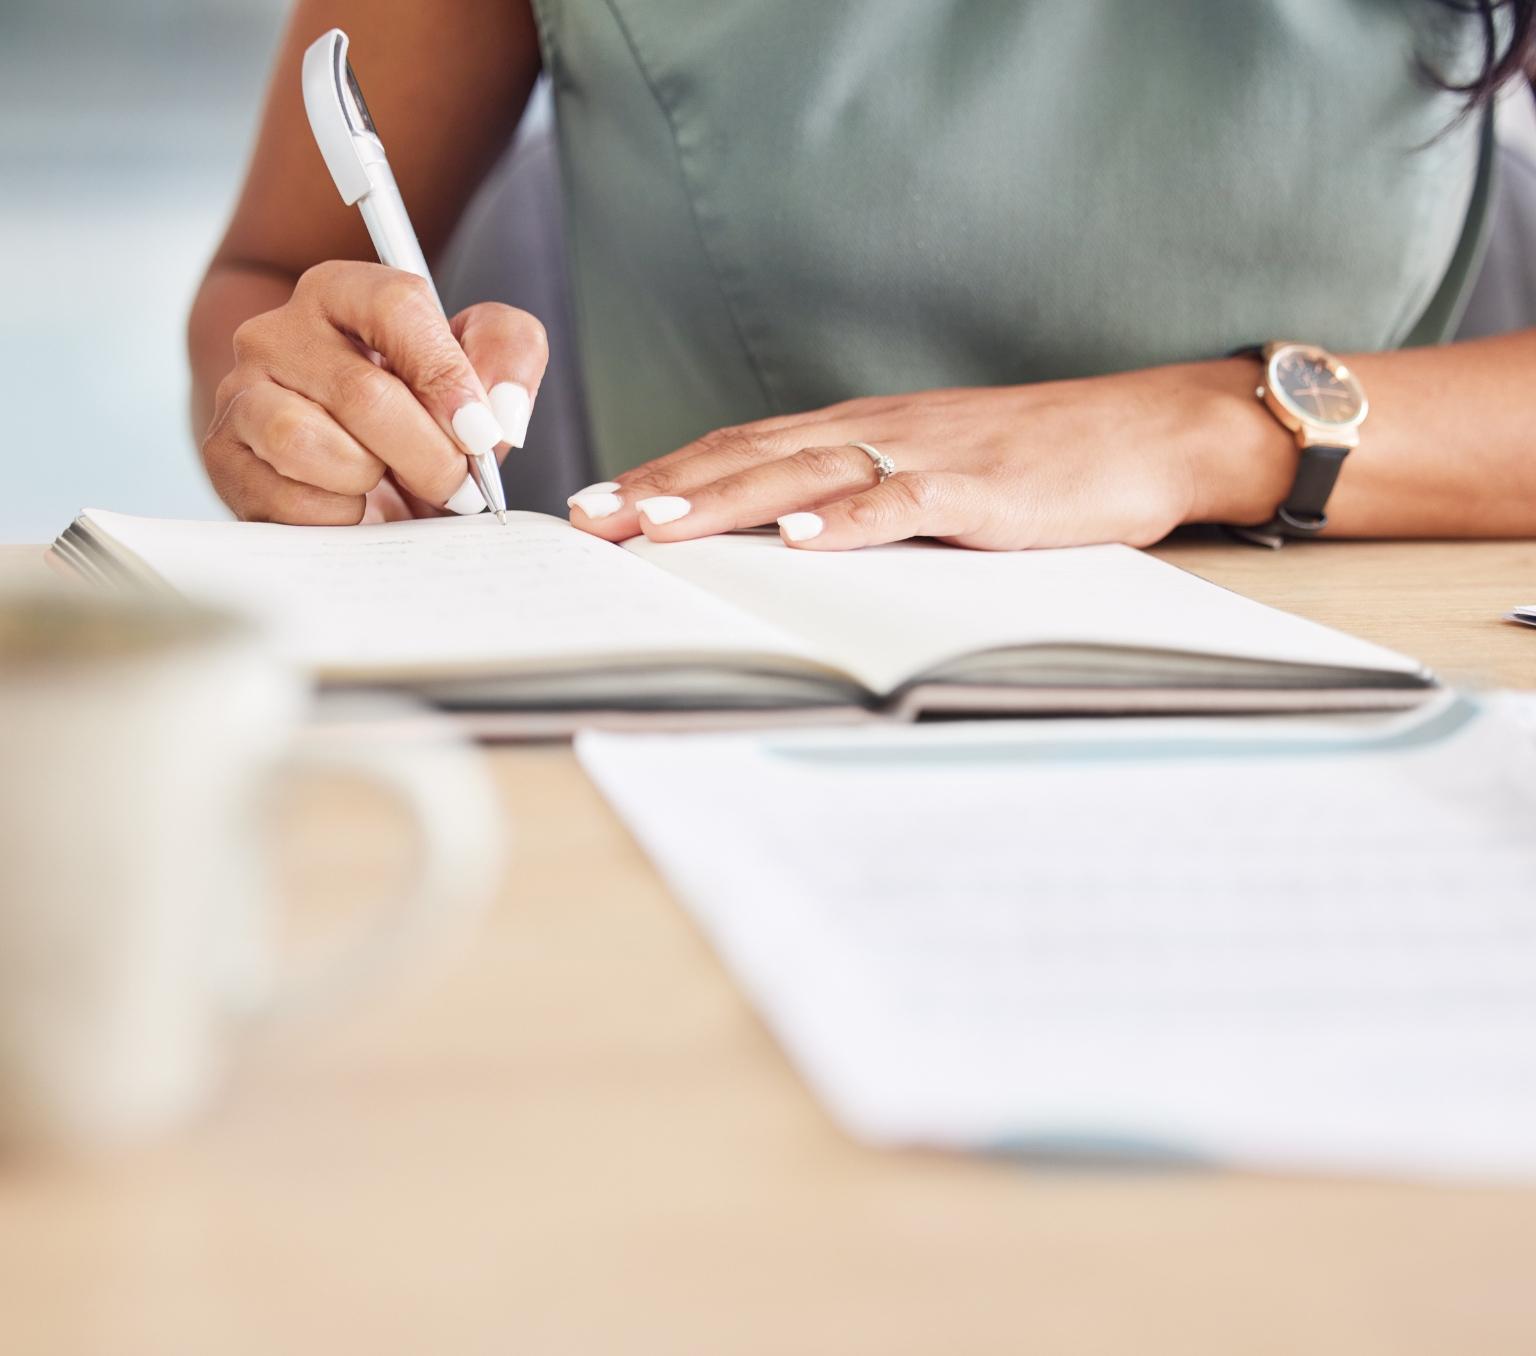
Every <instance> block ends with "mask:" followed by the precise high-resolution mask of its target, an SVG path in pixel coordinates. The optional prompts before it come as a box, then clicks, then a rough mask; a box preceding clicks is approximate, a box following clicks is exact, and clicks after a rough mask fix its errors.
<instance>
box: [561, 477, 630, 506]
mask: <svg viewBox="0 0 1536 1356" xmlns="http://www.w3.org/2000/svg"><path fill="white" fill-rule="evenodd" d="M618 488H619V482H618V481H617V480H599V481H598V482H597V484H596V485H588V486H587V488H586V489H584V490H577V491H576V493H575V494H573V495H572V496H571V497H570V498H569V499H567V500H566V501H565V506H566V508H570V507H571V505H572V504H574V503H575V502H576V501H577V500H578V499H580V498H581V497H582V496H583V495H587V494H613V493H614V492H615V491H616V490H617V489H618Z"/></svg>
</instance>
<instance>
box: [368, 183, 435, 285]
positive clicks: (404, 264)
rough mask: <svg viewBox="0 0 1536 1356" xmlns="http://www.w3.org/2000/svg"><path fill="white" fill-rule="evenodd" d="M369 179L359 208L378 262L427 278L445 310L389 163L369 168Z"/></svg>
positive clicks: (428, 283)
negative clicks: (368, 187) (369, 187)
mask: <svg viewBox="0 0 1536 1356" xmlns="http://www.w3.org/2000/svg"><path fill="white" fill-rule="evenodd" d="M368 179H369V182H370V183H371V184H372V185H373V187H372V188H371V189H370V190H369V192H368V193H367V194H366V195H365V196H364V197H362V198H360V199H358V203H357V207H358V211H360V212H361V213H362V214H363V224H364V225H366V226H367V227H368V237H369V239H371V240H372V241H373V248H374V252H375V253H376V254H377V255H378V256H379V262H380V263H381V264H387V265H388V266H389V267H390V268H398V269H400V270H401V271H402V272H404V273H414V274H415V275H416V276H417V277H418V278H422V279H424V280H425V281H426V283H427V285H428V286H429V287H431V289H432V297H433V300H435V301H436V302H437V307H438V310H443V299H442V298H441V297H440V296H438V294H437V284H436V283H434V282H433V281H432V272H431V270H430V269H429V268H428V267H427V257H426V255H424V254H423V253H422V252H421V242H420V241H419V240H417V239H416V228H415V227H414V226H412V225H411V218H410V216H409V215H408V214H407V213H406V210H405V202H404V200H403V199H402V198H401V197H400V190H399V189H398V188H397V187H396V186H395V176H394V175H393V174H392V173H391V172H390V168H389V166H388V164H386V163H384V162H382V161H381V162H378V163H376V164H372V165H369V166H368ZM444 313H445V314H446V312H444Z"/></svg>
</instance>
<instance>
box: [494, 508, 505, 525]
mask: <svg viewBox="0 0 1536 1356" xmlns="http://www.w3.org/2000/svg"><path fill="white" fill-rule="evenodd" d="M496 521H497V522H498V523H500V524H501V525H502V526H503V527H505V526H506V525H507V511H506V509H497V510H496Z"/></svg>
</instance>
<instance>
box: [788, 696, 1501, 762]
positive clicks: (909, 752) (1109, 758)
mask: <svg viewBox="0 0 1536 1356" xmlns="http://www.w3.org/2000/svg"><path fill="white" fill-rule="evenodd" d="M1480 714H1481V708H1480V707H1479V706H1478V704H1477V703H1476V702H1474V701H1472V700H1470V699H1469V698H1467V697H1464V696H1457V697H1455V698H1454V699H1452V700H1451V701H1449V702H1447V703H1446V704H1445V705H1444V706H1442V707H1440V708H1439V709H1438V710H1436V711H1434V712H1432V713H1431V714H1429V715H1427V716H1426V717H1425V718H1424V719H1423V720H1422V721H1419V722H1418V723H1416V724H1413V725H1410V726H1408V727H1407V728H1405V729H1396V730H1391V731H1389V732H1387V733H1385V734H1369V733H1368V734H1362V735H1357V736H1352V737H1351V736H1341V737H1339V738H1337V739H1319V738H1315V737H1313V738H1307V739H1294V740H1287V739H1285V738H1283V737H1276V738H1272V739H1258V738H1253V737H1252V736H1246V737H1240V738H1236V739H1230V740H1223V739H1210V740H1207V739H1187V738H1161V737H1158V736H1155V735H1154V736H1149V737H1146V738H1131V739H1104V740H1099V739H1038V740H1036V739H1031V740H1017V741H1009V740H1006V739H999V740H997V741H995V742H991V743H982V742H979V741H976V742H972V741H969V740H966V741H960V740H956V741H953V742H948V743H946V742H941V741H939V740H932V741H928V740H924V739H915V740H912V741H910V742H902V743H895V742H892V743H876V742H873V741H870V742H867V743H860V742H856V741H846V742H835V741H834V740H832V739H831V738H827V739H817V740H816V741H814V742H812V741H809V740H807V741H805V742H800V743H792V742H790V741H788V740H782V739H775V740H769V741H767V742H766V749H767V752H769V753H770V754H772V755H773V756H775V757H777V758H783V759H786V760H789V761H791V762H796V763H818V764H823V765H829V766H836V767H882V766H889V767H896V766H900V767H918V766H930V767H938V766H943V767H957V766H997V765H1002V764H1020V763H1127V762H1144V763H1150V762H1160V761H1172V760H1179V761H1185V762H1187V761H1190V760H1207V761H1220V762H1226V761H1235V760H1240V759H1247V760H1252V759H1255V758H1316V757H1318V756H1320V755H1328V754H1334V755H1337V754H1342V753H1407V752H1410V751H1412V750H1415V749H1423V748H1428V747H1429V746H1430V745H1433V744H1437V743H1440V742H1441V741H1442V740H1445V739H1449V738H1450V737H1451V736H1452V735H1455V734H1458V733H1459V732H1460V731H1462V730H1463V729H1465V728H1466V727H1467V726H1468V725H1470V724H1471V723H1472V721H1473V720H1475V719H1476V718H1477V717H1478V716H1479V715H1480Z"/></svg>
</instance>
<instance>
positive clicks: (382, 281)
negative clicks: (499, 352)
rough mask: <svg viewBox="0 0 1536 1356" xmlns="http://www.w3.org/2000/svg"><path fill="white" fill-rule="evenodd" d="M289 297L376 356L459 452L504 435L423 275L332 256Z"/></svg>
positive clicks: (473, 451)
mask: <svg viewBox="0 0 1536 1356" xmlns="http://www.w3.org/2000/svg"><path fill="white" fill-rule="evenodd" d="M294 295H295V298H296V299H299V298H305V299H308V300H309V302H310V303H311V304H312V305H314V306H315V308H316V309H317V310H318V311H319V313H320V314H321V315H322V316H323V317H324V319H325V320H326V321H327V322H328V323H330V324H331V325H332V326H334V327H335V328H336V329H339V330H342V331H343V332H345V333H347V334H350V335H352V336H354V337H356V338H357V339H358V340H360V341H361V342H362V343H363V344H365V345H367V346H368V347H369V348H370V349H372V350H373V351H374V352H375V353H377V354H379V356H380V357H382V358H383V359H384V361H385V363H386V364H387V365H388V367H389V370H390V371H391V372H393V373H394V374H395V375H396V376H397V377H399V378H400V380H401V381H403V382H404V383H405V384H406V386H408V387H409V388H410V390H411V393H412V394H413V395H414V396H415V397H416V399H417V400H418V401H419V402H420V403H421V405H422V407H423V408H424V409H425V410H426V411H427V413H428V414H430V415H431V416H432V418H433V419H434V420H435V421H436V422H437V424H438V426H439V427H440V428H441V429H442V430H443V432H444V433H446V434H448V435H449V436H450V437H451V438H453V439H454V441H455V442H456V443H457V444H458V445H459V447H460V448H461V449H463V451H465V452H466V453H468V454H469V455H471V456H481V455H483V454H485V453H487V452H490V451H493V450H494V449H495V448H496V446H497V445H498V444H500V443H503V442H506V441H507V438H506V432H505V430H503V429H502V427H501V424H500V423H499V422H498V421H497V419H496V416H495V414H494V413H493V412H492V409H491V404H490V401H489V399H488V398H487V395H486V391H485V387H484V386H483V385H482V384H481V381H480V378H479V376H478V375H477V374H476V372H475V369H474V367H473V365H472V364H471V363H470V361H469V359H468V357H466V356H465V353H464V350H463V349H462V348H460V347H459V343H458V341H457V340H456V339H455V338H454V337H453V331H452V330H451V329H450V328H449V325H448V317H447V316H446V315H444V314H443V309H442V307H441V306H440V305H439V304H438V300H437V293H436V292H435V291H434V290H433V287H432V284H431V283H430V282H428V281H427V280H426V279H425V278H418V277H417V276H416V275H415V274H413V273H404V272H402V271H401V270H399V269H395V268H386V267H385V266H384V265H383V264H367V263H362V262H359V261H355V260H346V261H332V262H330V263H324V264H317V265H316V266H315V267H314V268H312V269H310V270H309V271H308V272H307V273H305V274H304V276H303V277H302V278H300V279H299V286H298V288H297V289H295V293H294Z"/></svg>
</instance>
